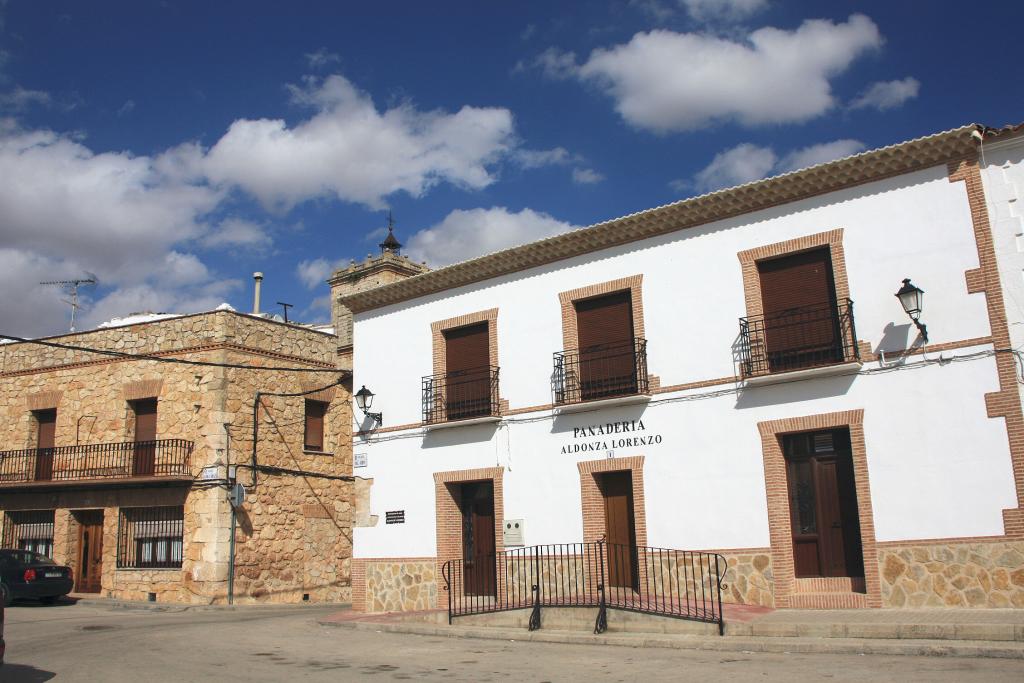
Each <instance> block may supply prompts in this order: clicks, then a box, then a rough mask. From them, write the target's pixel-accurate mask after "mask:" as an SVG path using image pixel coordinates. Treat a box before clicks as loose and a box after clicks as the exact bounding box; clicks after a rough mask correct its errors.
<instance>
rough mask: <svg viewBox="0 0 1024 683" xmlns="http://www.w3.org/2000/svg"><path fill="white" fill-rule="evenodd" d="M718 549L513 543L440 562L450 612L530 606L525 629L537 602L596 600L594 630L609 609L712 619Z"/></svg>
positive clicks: (716, 612)
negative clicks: (515, 545)
mask: <svg viewBox="0 0 1024 683" xmlns="http://www.w3.org/2000/svg"><path fill="white" fill-rule="evenodd" d="M727 569H728V565H727V564H726V562H725V558H724V557H722V556H721V555H719V554H718V553H708V552H698V551H687V550H674V549H670V548H657V547H651V546H629V545H621V544H615V543H606V542H604V541H597V542H590V543H558V544H547V545H535V546H528V547H524V548H513V549H509V550H504V551H501V552H498V553H493V554H488V555H480V556H476V557H472V558H462V559H453V560H448V561H447V562H445V563H444V564H443V565H442V567H441V577H442V578H443V580H444V584H445V591H446V592H447V593H448V621H449V623H451V622H452V619H453V618H454V617H458V616H467V615H470V614H482V613H488V612H500V611H507V610H515V609H531V610H532V612H531V618H530V630H534V629H535V628H539V627H540V624H541V620H540V613H541V610H542V608H544V607H597V608H598V616H597V621H596V623H595V627H594V630H595V632H597V633H600V632H603V631H604V630H605V628H607V614H606V610H607V609H609V608H612V609H620V610H627V611H632V612H641V613H645V614H655V615H660V616H665V617H672V618H677V619H689V620H694V621H702V622H707V623H714V624H718V630H719V634H722V633H724V620H723V618H722V590H723V588H722V581H723V578H724V577H723V576H722V573H723V572H724V571H727Z"/></svg>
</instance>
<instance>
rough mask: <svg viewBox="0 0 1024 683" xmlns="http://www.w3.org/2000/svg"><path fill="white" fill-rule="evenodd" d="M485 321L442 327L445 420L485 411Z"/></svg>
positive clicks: (487, 363) (488, 380)
mask: <svg viewBox="0 0 1024 683" xmlns="http://www.w3.org/2000/svg"><path fill="white" fill-rule="evenodd" d="M489 332H490V330H489V328H488V323H486V322H484V323H478V324H476V325H466V326H465V327H457V328H455V329H452V330H446V331H445V333H444V338H445V379H444V396H445V410H446V411H447V413H446V414H447V417H448V419H449V420H459V419H462V418H467V417H478V416H481V415H489V414H490V412H491V372H490V366H491V358H490V337H489Z"/></svg>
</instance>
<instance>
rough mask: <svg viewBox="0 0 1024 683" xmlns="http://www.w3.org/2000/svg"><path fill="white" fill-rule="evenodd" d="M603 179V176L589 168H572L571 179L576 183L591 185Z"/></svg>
mask: <svg viewBox="0 0 1024 683" xmlns="http://www.w3.org/2000/svg"><path fill="white" fill-rule="evenodd" d="M602 180H604V176H603V175H602V174H600V173H598V172H597V171H595V170H594V169H591V168H574V169H572V181H573V182H574V183H576V184H577V185H593V184H595V183H599V182H601V181H602Z"/></svg>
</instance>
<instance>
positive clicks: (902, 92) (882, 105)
mask: <svg viewBox="0 0 1024 683" xmlns="http://www.w3.org/2000/svg"><path fill="white" fill-rule="evenodd" d="M920 90H921V82H920V81H918V80H917V79H916V78H911V77H910V76H908V77H907V78H904V79H903V80H901V81H884V82H878V83H872V84H871V85H870V86H869V87H868V89H867V90H865V91H864V92H863V93H861V94H860V96H858V97H857V99H855V100H854V101H853V102H851V103H850V109H863V108H865V107H873V108H875V109H877V110H879V111H885V110H886V109H894V108H895V107H898V106H900V105H901V104H903V103H904V102H906V101H907V100H910V99H913V98H915V97H917V93H918V92H919V91H920Z"/></svg>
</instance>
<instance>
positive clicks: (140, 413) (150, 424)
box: [132, 398, 156, 442]
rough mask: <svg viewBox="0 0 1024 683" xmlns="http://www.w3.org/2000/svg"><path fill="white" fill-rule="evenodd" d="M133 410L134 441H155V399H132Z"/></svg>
mask: <svg viewBox="0 0 1024 683" xmlns="http://www.w3.org/2000/svg"><path fill="white" fill-rule="evenodd" d="M132 408H133V409H134V410H135V441H136V442H138V441H156V399H155V398H144V399H142V400H139V401H132Z"/></svg>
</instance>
